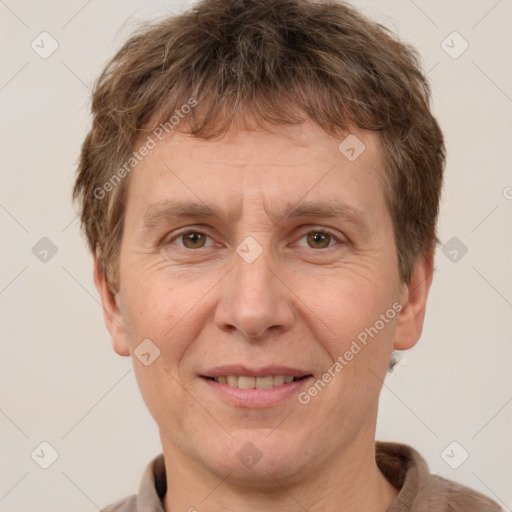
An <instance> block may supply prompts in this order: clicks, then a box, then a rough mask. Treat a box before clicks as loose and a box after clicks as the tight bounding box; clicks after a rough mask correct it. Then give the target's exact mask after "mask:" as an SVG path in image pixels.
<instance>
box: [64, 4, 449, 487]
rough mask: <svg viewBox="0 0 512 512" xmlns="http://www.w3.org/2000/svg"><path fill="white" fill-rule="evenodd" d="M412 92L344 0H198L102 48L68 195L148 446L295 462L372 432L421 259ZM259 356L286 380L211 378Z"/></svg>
mask: <svg viewBox="0 0 512 512" xmlns="http://www.w3.org/2000/svg"><path fill="white" fill-rule="evenodd" d="M429 102H430V90H429V85H428V82H427V80H426V78H425V76H424V75H423V73H422V71H421V69H420V66H419V62H418V57H417V55H416V53H415V51H414V50H413V49H412V48H410V47H409V46H407V45H405V44H404V43H402V42H399V41H398V40H397V39H396V38H395V37H394V36H393V35H392V34H391V33H390V32H388V31H387V30H386V29H385V28H384V27H382V26H380V25H378V24H376V23H373V22H371V21H369V20H367V19H365V18H364V17H363V16H361V15H360V14H359V13H357V12H356V11H355V10H354V9H353V8H352V7H350V6H348V5H346V4H343V3H332V2H311V1H306V0H273V1H261V0H258V1H256V0H208V1H206V0H205V1H203V2H201V3H199V4H197V6H196V7H194V8H193V9H191V10H190V11H187V12H185V13H183V14H180V15H177V16H174V17H170V18H167V19H165V20H163V21H161V22H159V23H156V24H153V25H151V26H145V27H142V28H141V30H140V32H139V33H137V34H135V35H133V37H132V38H131V39H130V40H129V41H128V42H127V43H126V44H125V45H124V46H123V47H122V48H121V50H120V51H119V52H118V53H117V55H116V56H115V57H114V58H113V59H112V60H111V62H110V63H109V64H108V66H107V67H106V69H105V70H104V72H103V73H102V75H101V76H100V78H99V80H98V82H97V84H96V86H95V90H94V95H93V101H92V113H93V124H92V128H91V130H90V132H89V134H88V135H87V138H86V140H85V142H84V144H83V147H82V154H81V159H80V163H79V168H78V175H77V180H76V184H75V188H74V197H75V198H76V199H78V200H79V202H80V205H81V221H82V227H83V230H84V232H85V234H86V237H87V240H88V243H89V246H90V249H91V251H92V253H93V255H94V264H95V270H94V276H95V283H96V286H97V288H98V291H99V293H100V295H101V299H102V302H103V306H104V311H105V321H106V324H107V328H108V330H109V332H110V334H111V336H112V339H113V344H114V348H115V350H116V351H117V352H118V353H119V354H121V355H131V356H132V357H133V363H134V366H135V370H136V375H137V379H138V383H139V386H140V388H141V392H142V395H143V398H144V400H145V402H146V404H147V406H148V408H149V410H150V412H151V414H152V415H153V417H154V418H155V420H156V422H157V424H158V426H159V429H160V433H161V438H162V443H163V445H164V449H166V448H167V449H168V450H169V451H170V450H175V451H179V452H180V453H181V454H184V456H186V457H187V459H188V460H190V461H191V463H192V464H197V466H198V467H200V468H203V469H204V468H206V469H207V470H208V471H212V472H218V473H222V472H223V471H224V472H226V471H231V470H233V468H235V467H236V468H237V471H238V473H237V474H239V475H240V476H239V477H238V478H240V479H243V478H246V477H247V475H248V474H250V475H252V476H251V478H253V477H254V474H255V471H256V473H258V471H261V473H258V474H259V475H260V476H261V478H263V475H265V474H266V472H267V471H271V472H274V473H273V474H276V475H277V474H279V475H281V476H282V477H283V478H291V477H292V473H293V472H297V471H300V470H301V468H306V467H307V468H309V469H310V470H314V469H315V468H319V467H325V466H326V465H329V464H330V462H329V461H330V460H331V458H332V455H333V453H338V452H339V453H341V452H342V451H347V450H350V449H353V447H355V446H361V444H362V443H368V442H369V441H370V440H371V439H372V438H373V436H374V429H375V421H376V414H377V403H378V396H379V392H380V389H381V386H382V379H383V378H384V376H385V372H386V369H387V368H388V365H389V361H390V357H391V354H392V352H393V350H405V349H408V348H410V347H412V346H413V345H414V344H415V343H416V342H417V340H418V338H419V336H420V334H421V330H422V325H423V320H424V314H425V307H426V299H427V295H428V289H429V286H430V282H431V279H432V268H433V252H434V249H435V245H436V243H437V237H436V221H437V216H438V208H439V197H440V191H441V184H442V173H443V167H444V160H445V152H444V145H443V137H442V134H441V131H440V129H439V127H438V124H437V122H436V121H435V119H434V117H433V116H432V113H431V111H430V106H429ZM192 203H194V204H192ZM137 349H138V350H137ZM141 351H142V352H143V353H144V354H149V355H148V356H144V358H141V357H140V356H141V353H140V352H141ZM144 359H145V360H144ZM145 363H149V364H145ZM227 366H232V367H231V368H226V367H227ZM265 371H266V372H267V373H265ZM230 372H231V373H230ZM269 372H273V373H274V375H276V376H278V377H279V376H280V375H287V376H291V374H294V373H295V374H296V377H301V380H300V381H298V382H297V383H295V384H293V383H292V384H291V385H290V386H289V388H290V389H291V390H292V391H290V392H288V394H286V393H285V392H283V397H282V398H281V399H280V400H277V401H276V402H275V403H274V402H272V403H271V402H262V403H259V405H258V403H256V402H255V401H251V400H252V399H249V400H248V401H246V400H245V398H243V397H242V398H241V395H240V396H238V395H237V396H231V395H229V392H227V393H226V392H225V391H219V390H218V389H217V388H218V383H214V382H213V381H212V378H214V377H219V375H220V376H221V379H220V380H221V383H222V377H223V376H226V375H232V374H235V375H236V374H241V375H245V376H246V377H256V376H258V375H259V376H263V375H267V374H268V373H269ZM253 374H254V375H253ZM329 376H330V377H329ZM267 377H268V375H267ZM302 377H304V378H302ZM242 380H243V381H244V383H245V384H247V383H249V384H248V385H251V379H250V378H249V379H245V378H242V379H241V381H240V382H242ZM255 382H258V383H259V385H262V386H267V385H269V381H268V378H267V380H265V378H263V379H262V380H259V381H255ZM276 382H277V383H279V378H278V379H277V381H276ZM245 384H244V385H245ZM226 385H227V384H226ZM226 385H224V386H226ZM240 385H242V384H240ZM283 386H284V388H286V387H287V386H286V385H283ZM216 387H217V388H216ZM284 388H283V389H284ZM315 390H316V391H315ZM244 396H245V395H244ZM288 413H289V416H287V419H286V420H284V421H283V423H282V424H280V426H279V428H276V425H277V424H278V423H279V422H280V421H281V420H283V418H284V417H285V416H286V414H288ZM347 413H350V414H347ZM320 425H321V426H322V435H318V429H319V426H320ZM270 432H272V433H271V434H270ZM339 432H343V435H341V436H340V435H338V433H339ZM248 443H251V444H248ZM254 447H256V449H257V450H258V452H259V453H260V454H261V461H260V462H258V464H257V466H254V468H252V467H251V468H249V467H248V466H244V464H243V462H242V458H243V457H241V456H239V455H238V456H237V454H240V453H243V450H244V449H245V450H253V449H254ZM241 450H242V452H241ZM226 453H228V454H231V455H232V457H226ZM292 461H293V464H292ZM262 481H263V480H262Z"/></svg>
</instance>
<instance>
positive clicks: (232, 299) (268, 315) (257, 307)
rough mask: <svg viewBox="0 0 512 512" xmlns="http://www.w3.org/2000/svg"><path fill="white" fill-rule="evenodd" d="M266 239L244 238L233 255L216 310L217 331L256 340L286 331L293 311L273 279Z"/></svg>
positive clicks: (284, 288)
mask: <svg viewBox="0 0 512 512" xmlns="http://www.w3.org/2000/svg"><path fill="white" fill-rule="evenodd" d="M263 238H265V240H268V239H269V237H268V236H266V237H259V239H260V241H262V242H263V243H260V241H258V240H256V238H255V237H253V236H247V237H246V238H245V239H244V240H243V241H242V242H241V243H240V244H239V245H238V246H237V248H236V253H234V254H233V270H232V272H230V273H229V276H228V282H227V283H226V287H227V289H226V288H225V289H224V296H223V297H221V300H220V302H219V306H218V309H217V315H216V321H217V324H218V326H219V328H222V329H231V330H233V329H237V330H239V331H240V333H241V334H243V335H244V336H245V337H250V338H258V337H262V336H265V335H266V334H268V332H269V331H270V330H272V331H274V330H275V329H277V328H280V329H284V330H286V329H288V328H290V326H291V325H292V322H293V316H294V315H293V311H292V307H291V304H290V302H289V301H288V297H287V294H286V287H284V286H283V285H282V283H280V280H279V279H278V277H277V276H276V273H277V265H278V264H276V261H275V259H274V258H273V255H272V250H271V249H270V246H269V243H268V242H265V241H264V240H263Z"/></svg>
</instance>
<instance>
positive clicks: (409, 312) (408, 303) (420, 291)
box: [393, 248, 434, 350]
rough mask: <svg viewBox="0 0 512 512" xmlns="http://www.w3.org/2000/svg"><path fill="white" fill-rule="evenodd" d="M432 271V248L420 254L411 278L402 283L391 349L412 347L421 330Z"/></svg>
mask: <svg viewBox="0 0 512 512" xmlns="http://www.w3.org/2000/svg"><path fill="white" fill-rule="evenodd" d="M433 272H434V249H433V248H432V249H431V250H430V251H429V252H428V253H426V254H425V255H423V256H420V257H418V258H417V259H416V262H415V263H414V268H413V271H412V276H411V280H410V282H409V283H403V285H402V286H403V292H402V300H401V304H402V309H401V311H400V313H399V315H398V317H397V321H396V329H395V341H394V343H393V349H395V350H407V349H409V348H412V347H414V345H416V342H417V341H418V340H419V338H420V335H421V332H422V330H423V320H424V319H425V311H426V307H427V297H428V292H429V290H430V285H431V284H432V275H433Z"/></svg>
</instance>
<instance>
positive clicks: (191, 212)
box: [143, 201, 371, 232]
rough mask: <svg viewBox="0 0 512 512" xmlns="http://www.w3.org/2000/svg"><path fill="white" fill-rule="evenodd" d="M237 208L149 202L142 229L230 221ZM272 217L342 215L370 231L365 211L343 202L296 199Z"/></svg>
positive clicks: (178, 202)
mask: <svg viewBox="0 0 512 512" xmlns="http://www.w3.org/2000/svg"><path fill="white" fill-rule="evenodd" d="M239 213H240V208H239V207H234V208H231V209H229V210H227V211H226V212H224V211H223V210H222V208H220V207H219V206H217V205H214V204H207V203H198V202H194V201H162V202H160V203H155V204H152V205H150V206H149V207H148V209H147V210H146V213H145V214H144V228H143V229H144V231H150V230H151V229H153V228H155V227H157V226H159V225H161V224H165V223H168V222H170V221H172V220H175V219H183V218H197V219H205V220H207V219H213V218H217V219H219V220H221V221H222V222H224V223H226V224H228V225H230V224H232V223H233V222H234V221H235V219H236V218H237V216H239ZM271 218H272V219H273V220H274V222H275V223H278V222H280V221H281V220H282V219H288V220H292V219H296V218H315V219H341V220H344V221H346V222H349V223H351V224H353V225H354V226H355V227H357V228H359V229H360V230H363V231H365V232H370V231H371V229H370V223H369V222H368V220H367V217H366V215H365V214H364V213H363V212H362V211H360V210H358V209H356V208H354V207H353V206H351V205H349V204H347V203H343V202H312V201H308V202H299V203H293V204H288V205H286V206H285V208H284V210H283V211H282V212H273V213H272V214H271Z"/></svg>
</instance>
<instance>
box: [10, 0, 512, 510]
mask: <svg viewBox="0 0 512 512" xmlns="http://www.w3.org/2000/svg"><path fill="white" fill-rule="evenodd" d="M354 3H356V5H358V6H359V7H361V8H362V10H363V11H364V12H366V13H367V14H369V15H370V16H371V17H372V18H375V19H377V20H378V21H380V22H381V23H383V24H384V25H387V26H389V27H391V28H392V29H393V30H394V31H396V32H398V33H399V34H400V35H401V37H403V38H404V39H405V40H407V41H410V42H412V43H413V44H414V45H415V46H416V47H417V48H418V49H419V51H420V53H421V55H422V57H423V59H424V61H423V62H424V68H425V69H426V70H429V73H428V75H429V77H430V79H431V82H432V88H433V91H434V111H435V114H436V115H437V117H438V119H439V122H440V124H441V127H442V129H443V131H444V133H445V136H446V142H447V149H448V162H447V170H446V186H445V190H444V196H443V203H442V212H441V219H440V237H441V240H442V242H443V243H446V242H448V241H449V240H450V239H451V238H452V237H457V238H458V239H459V240H460V241H461V242H462V243H463V244H464V245H465V246H467V248H468V252H467V254H465V255H464V256H462V257H460V254H461V253H460V252H459V254H458V256H459V259H458V261H456V262H453V261H451V260H450V259H449V258H448V257H447V256H446V255H445V254H443V253H442V251H441V248H440V249H439V250H438V252H437V259H436V272H435V276H434V283H433V286H432V290H431V294H430V300H429V307H428V310H427V317H426V324H425V329H424V333H423V336H422V338H421V340H420V342H419V344H418V345H417V347H416V348H414V349H413V350H412V351H410V352H408V353H404V354H402V359H401V362H400V364H399V366H397V367H396V369H395V371H394V372H393V373H392V374H391V375H390V376H389V377H388V379H387V381H386V383H385V386H384V389H383V392H382V399H381V409H380V417H379V424H378V438H379V439H381V440H395V441H400V442H405V443H409V444H411V445H412V446H414V447H415V448H416V449H418V450H419V451H420V453H422V454H423V455H424V457H425V458H426V459H427V461H428V463H429V465H430V468H431V471H432V472H433V473H437V474H440V475H442V476H444V477H447V478H450V479H453V480H456V481H458V482H461V483H463V484H466V485H469V486H471V487H473V488H475V489H477V490H480V491H482V492H484V493H486V494H488V495H489V496H491V497H493V498H494V499H495V500H497V501H498V502H500V503H501V504H502V506H504V507H506V508H507V509H508V510H510V507H512V489H511V487H510V481H511V476H512V462H511V461H512V446H511V443H510V432H511V431H512V429H511V427H512V383H511V376H510V375H511V371H510V362H511V356H512V345H511V343H510V338H511V336H510V332H511V330H512V315H511V313H512V286H511V284H512V283H511V282H512V272H511V265H510V262H511V261H512V243H511V236H510V235H511V232H512V231H511V224H512V222H511V219H512V215H511V214H512V200H511V199H510V198H511V197H512V188H508V189H507V188H506V187H512V175H511V171H510V169H511V163H512V162H511V161H512V154H511V145H512V121H511V119H512V117H511V114H512V68H511V64H510V49H511V36H510V27H511V25H512V1H511V0H501V1H496V0H481V1H467V0H459V1H446V0H436V1H426V0H415V1H414V2H413V1H412V0H411V1H409V0H395V1H391V0H387V1H380V2H377V1H376V0H374V1H369V0H368V1H364V2H354ZM185 5H187V3H186V2H171V1H167V2H163V1H152V2H143V1H133V0H132V1H103V2H101V1H100V0H92V1H89V2H87V1H82V0H80V1H77V0H73V1H54V0H52V1H34V0H32V1H29V0H5V1H3V0H0V17H1V18H0V19H1V34H2V36H1V39H2V40H1V44H0V58H1V62H2V65H1V69H0V108H1V133H0V138H1V148H2V153H1V160H0V162H1V166H2V174H1V192H0V223H1V224H0V225H1V239H2V252H1V266H0V307H1V335H2V339H1V351H2V352H1V359H0V371H1V387H0V393H1V395H0V400H1V401H0V408H1V412H0V429H1V455H0V461H1V462H0V464H1V468H0V511H3V512H7V511H8V512H21V511H31V512H39V511H41V512H43V511H48V510H55V511H64V510H73V511H75V512H85V511H93V510H98V509H99V508H101V507H104V506H105V505H107V504H108V503H111V502H112V501H115V500H117V499H119V498H121V497H123V496H126V495H128V494H131V493H134V492H136V490H137V487H138V484H139V479H140V476H141V473H142V471H143V469H144V467H145V465H146V464H147V463H148V462H149V460H150V459H151V458H152V457H153V456H154V455H156V454H157V453H159V452H160V444H159V439H158V432H157V428H156V426H155V424H154V422H153V420H152V418H151V417H150V415H149V413H148V412H147V411H146V409H145V406H144V404H143V402H142V399H141V397H140V394H139V391H138V389H137V387H136V382H135V378H134V373H133V370H132V366H131V362H130V360H129V358H121V357H119V356H117V355H116V354H115V353H114V352H113V350H112V348H111V343H110V339H109V336H108V333H107V331H106V329H105V327H104V324H103V317H102V311H101V308H100V305H99V302H98V300H99V298H98V296H97V294H96V291H95V289H94V285H93V280H92V260H91V257H90V255H89V254H88V252H87V250H86V246H85V242H84V240H83V239H82V238H81V237H80V235H79V230H78V220H77V218H76V212H75V210H74V209H73V207H72V205H71V202H70V195H71V187H72V183H73V178H74V168H75V165H76V161H77V158H78V154H79V150H80V145H81V142H82V140H83V138H84V136H85V134H86V132H87V130H88V128H89V125H90V124H89V123H90V118H89V115H88V105H89V103H88V97H89V88H90V87H91V85H92V83H93V81H94V79H95V78H96V77H97V75H98V73H99V72H100V70H101V69H102V67H103V65H104V64H105V63H106V61H107V59H108V58H110V57H111V56H112V55H113V54H114V51H115V50H116V49H117V48H118V47H119V46H120V45H121V43H122V42H123V41H124V40H125V38H126V36H127V35H128V34H129V33H130V31H131V30H132V29H133V28H134V27H135V26H136V25H137V22H139V21H142V20H147V19H152V18H154V17H155V16H161V15H163V14H165V13H166V12H169V11H178V10H181V9H182V8H183V6H185ZM127 20H128V21H127ZM43 31H47V32H49V33H50V34H51V35H52V37H53V38H55V40H56V41H57V42H58V44H59V47H58V49H57V50H56V51H55V52H54V53H53V54H52V55H51V56H50V57H48V58H47V59H42V58H41V57H40V56H39V55H38V54H37V53H36V52H35V51H34V50H33V49H32V48H31V42H32V41H33V40H36V42H37V40H38V39H37V38H38V36H39V34H40V33H41V32H43ZM453 31H457V32H459V33H460V34H461V36H462V37H463V38H464V39H465V40H466V41H467V42H468V43H469V48H468V49H467V51H465V52H464V53H463V54H462V55H461V56H460V57H458V58H457V59H453V58H452V57H450V56H449V55H448V54H447V53H446V52H445V51H444V50H443V48H442V46H441V43H442V41H443V40H445V39H446V38H447V36H448V35H449V34H451V33H452V32H453ZM452 41H453V42H452ZM445 44H448V45H450V46H453V47H454V49H453V50H452V53H453V51H455V50H457V49H459V48H461V46H460V44H461V41H460V40H457V39H453V36H452V38H451V39H448V40H447V43H445ZM507 197H508V198H509V199H507ZM42 237H48V238H49V239H50V240H51V241H52V242H53V243H54V244H55V246H56V247H57V249H58V252H57V254H56V255H55V256H53V257H52V258H50V259H49V260H48V261H47V262H46V263H44V262H41V261H40V260H39V259H38V258H36V256H35V255H34V254H33V253H32V247H33V246H34V245H35V244H36V243H37V242H38V241H39V240H40V239H41V238H42ZM452 256H453V255H452ZM506 432H509V434H506ZM42 441H47V442H48V443H50V444H51V445H52V446H53V447H54V448H55V449H56V450H57V452H58V454H59V456H58V458H57V460H56V461H55V463H54V464H53V465H51V466H50V467H49V468H48V469H46V470H44V469H42V468H40V467H39V466H38V465H37V464H36V463H35V462H34V460H33V459H32V458H31V453H32V452H33V450H34V449H36V448H37V447H38V446H39V444H40V443H41V442H42ZM452 441H457V442H458V443H459V444H460V446H461V447H463V449H465V450H466V451H467V452H468V453H469V458H468V459H467V460H466V461H465V462H464V463H463V464H462V465H461V466H460V467H459V468H458V469H452V468H451V467H450V466H449V465H448V464H447V463H446V462H445V461H444V460H443V458H442V457H441V453H442V452H443V450H444V449H445V448H446V447H447V446H448V445H449V444H450V443H451V442H452ZM448 453H449V455H451V456H452V457H451V458H452V460H453V459H457V458H459V457H461V454H462V452H461V448H459V447H456V449H455V450H454V451H453V452H451V451H450V450H449V451H448ZM46 454H48V451H47V452H46ZM45 456H46V455H45Z"/></svg>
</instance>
